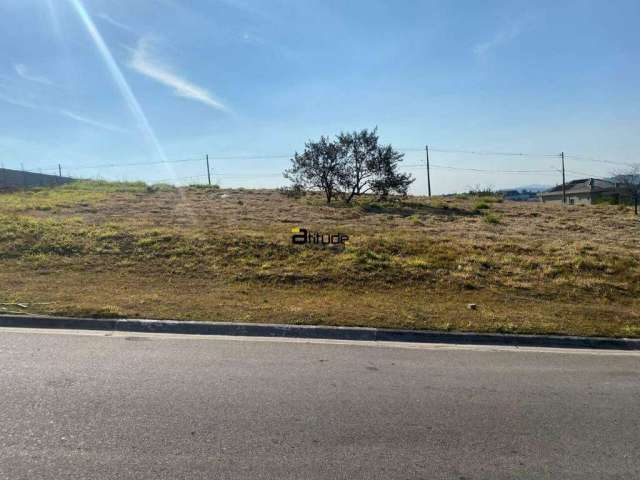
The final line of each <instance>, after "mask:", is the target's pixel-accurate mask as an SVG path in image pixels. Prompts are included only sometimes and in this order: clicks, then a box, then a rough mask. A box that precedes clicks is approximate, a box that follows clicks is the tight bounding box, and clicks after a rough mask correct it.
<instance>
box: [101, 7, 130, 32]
mask: <svg viewBox="0 0 640 480" xmlns="http://www.w3.org/2000/svg"><path fill="white" fill-rule="evenodd" d="M96 17H98V18H99V19H100V20H103V21H105V22H107V23H108V24H110V25H111V26H112V27H116V28H119V29H120V30H124V31H125V32H129V33H135V30H134V29H133V28H131V27H130V26H129V25H126V24H124V23H122V22H119V21H118V20H114V19H113V18H112V17H111V16H109V15H108V14H106V13H104V12H100V13H99V14H97V15H96Z"/></svg>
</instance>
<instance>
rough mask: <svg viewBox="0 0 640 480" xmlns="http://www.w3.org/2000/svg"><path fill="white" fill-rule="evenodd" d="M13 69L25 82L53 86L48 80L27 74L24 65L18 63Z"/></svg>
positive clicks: (27, 71) (27, 70)
mask: <svg viewBox="0 0 640 480" xmlns="http://www.w3.org/2000/svg"><path fill="white" fill-rule="evenodd" d="M14 69H15V71H16V73H17V74H18V75H19V76H20V77H22V78H23V79H25V80H29V81H30V82H36V83H40V84H42V85H49V86H51V85H53V82H52V81H51V80H49V79H48V78H46V77H41V76H38V75H33V74H31V73H29V69H28V68H27V67H26V65H23V64H22V63H18V64H17V65H14Z"/></svg>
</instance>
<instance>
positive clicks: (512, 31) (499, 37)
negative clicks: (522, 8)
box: [473, 17, 531, 58]
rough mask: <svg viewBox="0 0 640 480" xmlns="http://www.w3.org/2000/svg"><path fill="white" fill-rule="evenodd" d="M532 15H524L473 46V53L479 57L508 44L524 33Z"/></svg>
mask: <svg viewBox="0 0 640 480" xmlns="http://www.w3.org/2000/svg"><path fill="white" fill-rule="evenodd" d="M530 21H531V17H523V18H520V19H517V20H514V21H512V22H510V23H509V24H507V25H505V26H504V27H502V28H501V29H500V30H498V31H497V32H496V33H495V35H494V36H493V37H491V38H490V39H489V40H487V41H485V42H481V43H478V44H477V45H475V46H474V47H473V53H474V54H475V55H476V57H478V58H484V57H486V56H487V55H488V54H489V53H490V52H491V51H493V50H495V49H497V48H499V47H501V46H504V45H506V44H508V43H509V42H511V41H513V40H515V39H516V38H517V37H519V36H520V34H522V32H523V31H524V30H525V29H526V27H527V25H528V24H529V23H530Z"/></svg>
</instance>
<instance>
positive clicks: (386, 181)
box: [337, 128, 415, 203]
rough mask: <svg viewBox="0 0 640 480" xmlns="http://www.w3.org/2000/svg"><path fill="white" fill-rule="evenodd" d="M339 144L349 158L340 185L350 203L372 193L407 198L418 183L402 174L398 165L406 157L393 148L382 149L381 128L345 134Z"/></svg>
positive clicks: (346, 160) (346, 157) (339, 136)
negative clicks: (357, 196) (411, 188)
mask: <svg viewBox="0 0 640 480" xmlns="http://www.w3.org/2000/svg"><path fill="white" fill-rule="evenodd" d="M337 142H338V144H339V145H340V150H341V154H342V155H343V156H344V157H345V171H344V175H342V176H341V182H340V183H341V187H342V189H343V190H344V192H345V193H344V194H345V201H346V202H347V203H349V202H351V200H352V199H353V197H354V196H356V195H363V194H365V193H367V192H370V191H371V192H373V193H376V194H378V195H379V196H380V197H385V198H386V197H387V196H388V195H389V194H390V193H398V194H401V195H406V193H407V190H408V188H409V185H411V183H413V181H414V180H415V179H414V178H413V177H412V176H411V175H409V174H401V173H398V171H397V168H398V164H399V162H401V161H402V159H403V157H404V155H403V154H401V153H399V152H397V151H395V150H394V149H393V148H392V147H391V145H385V146H381V145H379V138H378V129H377V128H375V129H373V130H372V131H369V130H366V129H365V130H361V131H359V132H352V133H341V134H340V135H338V138H337Z"/></svg>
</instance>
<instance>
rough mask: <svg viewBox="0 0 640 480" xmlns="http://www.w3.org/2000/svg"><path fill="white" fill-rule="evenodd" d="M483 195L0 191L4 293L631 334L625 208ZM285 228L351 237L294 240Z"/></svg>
mask: <svg viewBox="0 0 640 480" xmlns="http://www.w3.org/2000/svg"><path fill="white" fill-rule="evenodd" d="M492 200H494V199H491V198H489V199H477V198H461V197H456V198H437V199H433V200H431V201H429V200H427V199H424V198H415V197H414V198H409V199H406V200H404V201H396V202H387V203H380V202H375V201H373V200H372V199H363V200H361V201H360V203H359V204H357V205H354V206H351V207H345V206H335V207H326V206H324V205H322V202H321V199H320V198H319V197H315V196H311V197H305V198H303V199H300V200H294V199H288V198H286V197H283V196H282V195H280V194H278V193H276V192H274V191H266V190H263V191H240V190H216V189H208V188H187V189H175V188H171V187H167V186H160V187H154V188H148V187H146V186H145V185H144V184H140V183H132V184H122V183H120V184H112V183H100V182H80V183H76V184H72V185H68V186H63V187H58V188H55V189H48V190H34V191H29V192H16V193H3V194H0V302H25V303H30V302H31V303H33V305H30V307H29V309H28V311H34V312H42V313H55V314H67V315H126V316H133V317H147V318H177V319H199V320H226V321H265V322H285V323H324V324H341V325H371V326H389V327H403V328H436V329H446V330H452V329H455V330H475V331H502V332H528V333H543V332H545V333H548V332H555V333H566V334H587V335H615V336H620V335H622V336H640V300H639V299H640V295H639V294H640V243H639V242H638V233H640V225H639V223H638V221H637V219H636V218H635V217H634V216H633V214H632V212H631V211H630V210H624V209H619V208H618V207H614V206H597V207H579V206H576V207H569V208H562V207H560V206H552V205H542V204H537V203H535V204H518V203H499V202H495V201H492ZM293 226H304V227H308V228H312V229H314V230H320V231H325V232H328V231H341V232H345V233H347V234H348V235H349V236H350V237H351V242H350V244H349V245H348V246H347V247H346V248H344V249H342V248H314V247H300V246H293V245H291V244H290V230H291V227H293ZM35 303H41V304H40V305H35ZM467 303H476V304H478V309H477V310H469V309H467V307H466V305H467ZM4 308H9V309H16V308H19V307H12V306H6V307H4Z"/></svg>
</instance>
